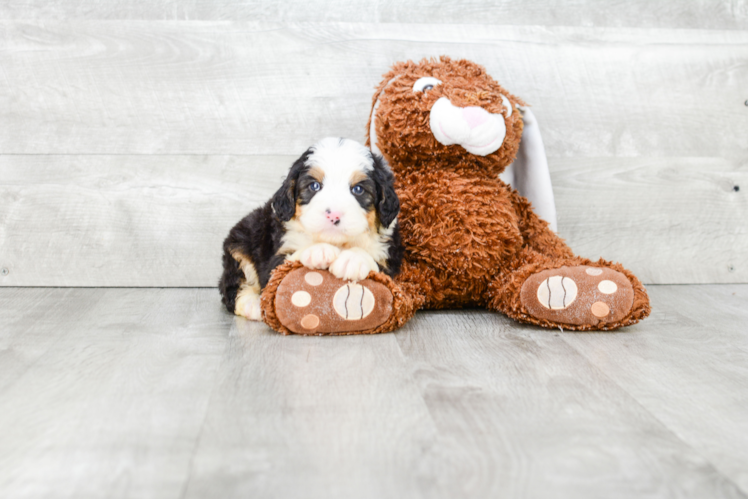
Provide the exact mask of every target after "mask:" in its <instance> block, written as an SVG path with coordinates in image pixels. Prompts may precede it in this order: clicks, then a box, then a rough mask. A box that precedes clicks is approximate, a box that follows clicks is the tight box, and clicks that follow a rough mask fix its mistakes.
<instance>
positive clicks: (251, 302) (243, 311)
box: [234, 284, 262, 321]
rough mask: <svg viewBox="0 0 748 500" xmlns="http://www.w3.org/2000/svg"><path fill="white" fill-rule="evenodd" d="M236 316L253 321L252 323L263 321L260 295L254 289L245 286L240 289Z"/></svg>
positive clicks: (235, 311)
mask: <svg viewBox="0 0 748 500" xmlns="http://www.w3.org/2000/svg"><path fill="white" fill-rule="evenodd" d="M234 314H236V315H237V316H243V317H245V318H247V319H251V320H252V321H260V320H262V314H261V313H260V295H259V294H258V293H257V292H256V291H255V290H254V289H253V288H252V287H249V286H247V285H246V284H244V285H242V287H241V288H239V293H237V294H236V306H235V308H234Z"/></svg>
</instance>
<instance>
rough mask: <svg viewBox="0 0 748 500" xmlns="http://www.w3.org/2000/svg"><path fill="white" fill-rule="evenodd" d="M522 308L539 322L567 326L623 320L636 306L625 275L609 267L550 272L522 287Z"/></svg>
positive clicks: (554, 270) (631, 288)
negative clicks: (540, 320) (543, 321)
mask: <svg viewBox="0 0 748 500" xmlns="http://www.w3.org/2000/svg"><path fill="white" fill-rule="evenodd" d="M520 297H521V300H522V305H523V306H525V309H527V312H528V313H529V314H530V315H532V316H533V317H535V318H537V319H542V320H546V321H550V322H553V323H560V324H567V325H598V324H604V323H614V322H616V321H620V320H621V319H622V318H623V317H624V316H626V314H628V313H629V312H630V311H631V308H632V307H633V305H634V289H633V287H632V286H631V282H630V281H629V280H628V278H626V276H625V275H623V274H622V273H619V272H618V271H614V270H612V269H608V268H606V267H592V266H574V267H566V266H564V267H561V268H558V269H547V270H545V271H541V272H539V273H536V274H533V275H532V276H530V277H529V278H528V279H527V280H526V281H525V283H524V284H523V285H522V292H521V296H520Z"/></svg>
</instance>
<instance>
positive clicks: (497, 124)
mask: <svg viewBox="0 0 748 500" xmlns="http://www.w3.org/2000/svg"><path fill="white" fill-rule="evenodd" d="M509 109H511V105H510V106H509ZM462 110H463V108H460V107H457V106H454V105H453V104H452V103H451V102H450V101H449V99H447V98H446V97H440V98H439V99H438V100H437V101H436V102H435V103H434V105H433V106H432V107H431V113H430V120H429V122H430V125H431V133H432V134H434V137H435V138H436V140H437V141H439V142H440V143H441V144H444V145H445V146H451V145H452V144H459V145H460V146H462V147H463V148H465V150H466V151H467V152H468V153H472V154H474V155H478V156H486V155H489V154H491V153H493V152H495V151H498V149H499V148H500V147H501V145H502V144H504V138H505V137H506V123H505V122H504V117H503V116H502V115H501V114H496V113H489V114H488V115H489V116H488V117H487V119H486V120H485V121H484V122H483V123H481V124H480V125H478V126H476V127H474V128H471V127H470V125H469V124H468V122H467V120H466V119H465V117H464V116H463V113H462ZM510 114H511V113H510ZM507 116H510V115H507Z"/></svg>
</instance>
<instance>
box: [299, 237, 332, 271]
mask: <svg viewBox="0 0 748 500" xmlns="http://www.w3.org/2000/svg"><path fill="white" fill-rule="evenodd" d="M338 255H340V249H339V248H338V247H336V246H333V245H330V244H329V243H317V244H316V245H312V246H310V247H309V248H307V249H306V250H304V251H303V252H301V258H300V259H299V262H301V263H302V264H304V266H305V267H308V268H311V269H327V268H328V267H330V264H332V262H333V261H334V260H335V259H337V258H338Z"/></svg>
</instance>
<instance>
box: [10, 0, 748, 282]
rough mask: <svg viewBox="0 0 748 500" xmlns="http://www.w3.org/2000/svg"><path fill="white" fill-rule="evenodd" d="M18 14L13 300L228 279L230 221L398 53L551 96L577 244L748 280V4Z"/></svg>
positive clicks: (549, 119) (707, 275)
mask: <svg viewBox="0 0 748 500" xmlns="http://www.w3.org/2000/svg"><path fill="white" fill-rule="evenodd" d="M405 5H406V4H405V3H401V2H396V1H394V0H388V1H385V0H382V1H379V2H376V1H369V2H347V1H345V2H344V1H342V0H340V1H332V2H322V1H318V0H315V1H293V2H286V3H280V2H260V1H243V2H226V1H216V2H199V1H198V0H192V1H183V2H177V1H176V0H171V1H170V0H161V1H155V0H154V1H145V0H134V1H129V2H126V1H113V2H87V1H84V0H77V1H74V0H69V1H62V0H46V1H43V0H17V1H12V0H8V1H5V2H2V3H0V123H2V126H0V270H2V273H0V286H213V285H215V283H216V280H217V278H218V275H219V273H220V262H219V258H220V245H221V241H222V239H223V237H224V236H225V234H226V232H227V231H228V229H229V228H230V227H231V225H233V223H235V222H236V220H238V218H239V217H241V216H242V215H243V214H245V213H246V212H247V211H249V210H250V209H252V208H253V207H255V206H257V205H258V204H259V203H261V202H262V201H264V200H265V199H267V197H268V196H270V194H271V193H272V192H273V191H274V190H275V189H276V188H277V187H278V186H279V184H280V179H281V178H282V176H283V174H284V172H285V170H286V169H287V168H288V166H289V165H290V163H291V162H292V161H293V159H294V158H295V156H297V155H299V154H300V153H301V152H302V151H303V150H304V149H305V148H306V147H307V146H308V145H309V144H310V143H312V142H313V141H314V140H315V139H317V138H319V137H323V136H326V135H341V136H347V137H351V138H354V139H357V140H360V141H363V140H364V132H365V124H366V120H367V115H368V113H369V106H370V101H371V95H372V91H373V87H374V86H375V85H376V84H377V83H378V82H379V80H380V77H381V74H382V73H384V72H385V71H386V70H387V68H388V66H389V65H390V64H391V63H392V62H394V61H398V60H403V59H420V58H421V57H425V56H434V55H439V54H448V55H451V56H452V57H455V58H463V57H464V58H468V59H472V60H474V61H477V62H479V63H481V64H483V65H485V66H486V67H487V68H488V70H489V71H490V73H491V74H492V75H493V76H494V77H496V78H497V79H498V80H499V81H500V82H502V83H503V84H504V85H506V86H507V87H508V88H509V89H510V90H511V91H512V92H513V93H515V94H517V95H519V96H521V97H523V98H524V99H525V100H526V101H528V102H529V103H530V104H531V105H532V106H533V111H534V112H535V114H536V116H537V117H538V120H539V122H540V124H541V128H542V131H543V135H544V140H545V143H546V148H547V153H548V156H549V164H550V168H551V175H552V178H553V183H554V188H555V191H556V200H557V206H558V211H559V233H560V234H561V235H562V236H563V237H565V238H566V239H567V240H568V242H569V243H570V244H571V245H572V247H573V248H574V249H575V250H576V251H577V252H578V253H580V254H582V255H586V256H589V257H598V256H604V257H606V258H609V259H616V260H620V261H621V262H623V263H624V264H626V265H627V266H628V267H630V268H631V269H632V270H634V271H635V272H636V273H638V274H639V275H640V276H641V278H642V279H643V280H644V281H645V282H646V283H729V282H741V283H745V282H748V198H747V196H748V105H746V104H748V102H747V101H748V64H746V61H748V32H746V31H745V30H746V28H747V27H748V4H746V3H745V2H742V1H738V0H735V1H719V2H714V1H706V0H703V1H683V2H675V1H672V2H664V1H663V2H651V1H644V0H640V1H632V2H621V1H614V0H605V1H602V2H599V1H592V0H586V1H582V0H576V1H571V2H561V1H560V0H559V1H547V0H546V1H537V2H521V1H509V2H495V3H487V2H478V1H477V0H474V1H469V2H457V1H454V2H446V1H443V0H442V1H435V0H432V1H427V0H417V1H415V2H410V3H408V4H407V8H406V7H405Z"/></svg>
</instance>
